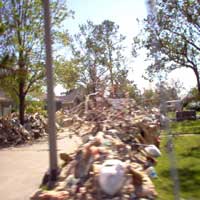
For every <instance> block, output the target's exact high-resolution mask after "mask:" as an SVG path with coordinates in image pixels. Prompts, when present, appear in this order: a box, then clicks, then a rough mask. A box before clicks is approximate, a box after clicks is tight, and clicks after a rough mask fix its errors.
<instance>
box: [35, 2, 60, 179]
mask: <svg viewBox="0 0 200 200" xmlns="http://www.w3.org/2000/svg"><path fill="white" fill-rule="evenodd" d="M42 3H43V8H44V27H45V48H46V77H47V102H48V103H47V111H48V136H49V165H50V168H49V173H50V174H49V175H50V177H49V182H53V181H56V179H57V176H58V165H57V147H56V127H55V101H54V81H53V68H52V47H51V45H52V39H51V15H50V6H49V0H42ZM36 31H37V30H36Z"/></svg>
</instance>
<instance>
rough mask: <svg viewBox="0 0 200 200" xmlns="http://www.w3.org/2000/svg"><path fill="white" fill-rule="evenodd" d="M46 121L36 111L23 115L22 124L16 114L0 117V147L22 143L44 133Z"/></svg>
mask: <svg viewBox="0 0 200 200" xmlns="http://www.w3.org/2000/svg"><path fill="white" fill-rule="evenodd" d="M46 129H47V122H46V120H45V118H44V117H43V116H41V115H39V114H38V113H35V114H34V115H27V114H26V115H25V123H24V125H23V126H22V125H21V124H20V122H19V118H18V115H17V114H16V113H12V114H11V115H8V116H5V117H2V118H0V147H7V146H10V145H18V144H23V143H25V142H27V141H32V140H35V139H38V138H40V137H43V136H45V135H46Z"/></svg>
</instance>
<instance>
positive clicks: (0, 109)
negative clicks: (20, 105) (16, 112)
mask: <svg viewBox="0 0 200 200" xmlns="http://www.w3.org/2000/svg"><path fill="white" fill-rule="evenodd" d="M12 105H13V101H12V100H11V99H10V98H9V97H7V96H6V94H5V93H4V92H3V91H1V90H0V117H1V116H4V115H7V114H9V113H11V110H12Z"/></svg>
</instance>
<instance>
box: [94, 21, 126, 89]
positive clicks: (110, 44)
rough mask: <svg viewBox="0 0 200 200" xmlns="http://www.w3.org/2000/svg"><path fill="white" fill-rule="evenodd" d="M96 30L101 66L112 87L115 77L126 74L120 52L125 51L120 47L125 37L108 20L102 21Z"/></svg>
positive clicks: (123, 58)
mask: <svg viewBox="0 0 200 200" xmlns="http://www.w3.org/2000/svg"><path fill="white" fill-rule="evenodd" d="M97 29H98V36H99V39H100V41H101V45H102V47H103V54H104V57H103V64H104V65H105V67H106V68H107V70H108V72H109V79H110V83H111V86H112V87H113V85H114V81H116V80H117V76H118V75H119V74H120V73H121V72H122V74H123V73H124V72H125V73H126V74H127V72H128V71H127V70H125V66H124V65H125V57H124V56H123V55H122V51H123V50H124V49H125V47H124V46H123V45H122V42H123V41H124V40H125V36H123V35H121V34H119V26H118V25H116V24H115V23H114V22H112V21H109V20H105V21H103V22H102V24H100V25H98V26H97Z"/></svg>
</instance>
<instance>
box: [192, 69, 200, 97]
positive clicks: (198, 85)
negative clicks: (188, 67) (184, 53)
mask: <svg viewBox="0 0 200 200" xmlns="http://www.w3.org/2000/svg"><path fill="white" fill-rule="evenodd" d="M193 71H194V73H195V76H196V79H197V89H198V92H199V96H200V79H199V72H198V69H197V68H193Z"/></svg>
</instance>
